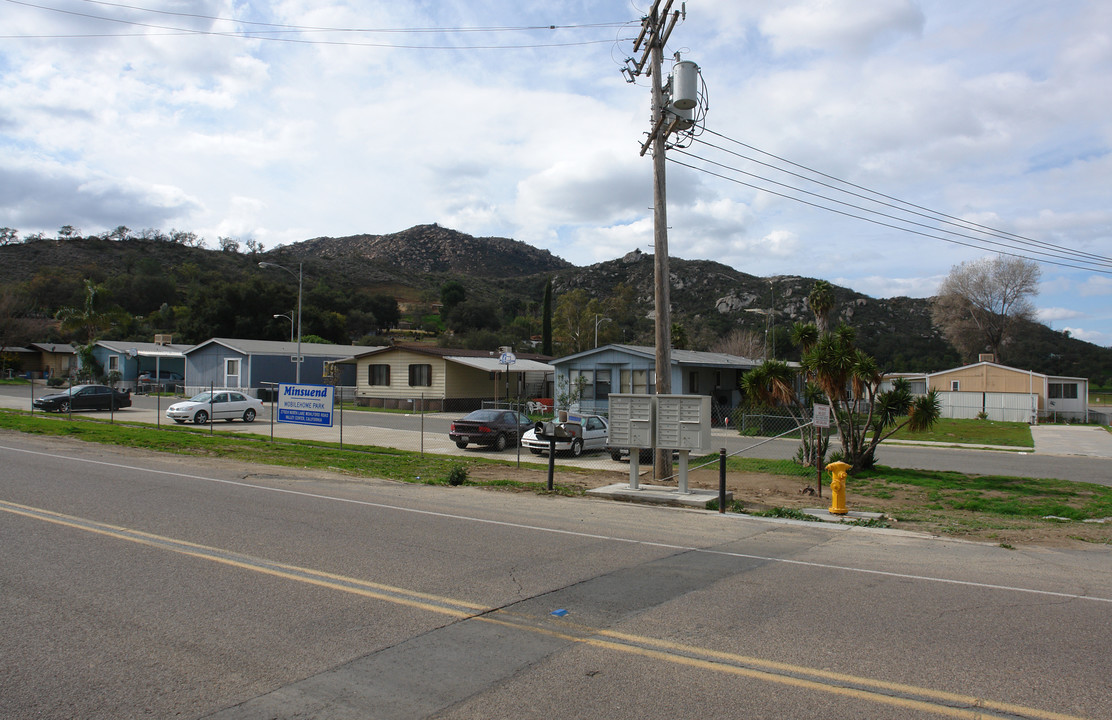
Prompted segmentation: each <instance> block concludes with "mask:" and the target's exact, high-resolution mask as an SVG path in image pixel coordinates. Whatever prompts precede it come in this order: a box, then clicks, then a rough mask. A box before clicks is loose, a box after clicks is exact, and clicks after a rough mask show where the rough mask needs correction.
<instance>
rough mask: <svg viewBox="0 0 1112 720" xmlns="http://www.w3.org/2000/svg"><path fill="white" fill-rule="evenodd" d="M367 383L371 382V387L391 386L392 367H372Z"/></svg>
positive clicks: (368, 369) (368, 372) (368, 373)
mask: <svg viewBox="0 0 1112 720" xmlns="http://www.w3.org/2000/svg"><path fill="white" fill-rule="evenodd" d="M426 367H427V366H426ZM367 382H369V383H370V384H371V385H389V384H390V366H389V365H371V366H370V367H369V368H367ZM409 384H410V385H412V384H413V383H412V382H410V383H409Z"/></svg>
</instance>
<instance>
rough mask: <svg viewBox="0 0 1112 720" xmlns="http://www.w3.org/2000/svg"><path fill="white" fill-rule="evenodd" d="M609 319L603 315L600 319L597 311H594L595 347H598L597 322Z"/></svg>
mask: <svg viewBox="0 0 1112 720" xmlns="http://www.w3.org/2000/svg"><path fill="white" fill-rule="evenodd" d="M609 319H610V318H608V317H604V318H601V319H600V318H599V315H598V313H595V347H598V326H599V323H601V322H603V321H605V320H609Z"/></svg>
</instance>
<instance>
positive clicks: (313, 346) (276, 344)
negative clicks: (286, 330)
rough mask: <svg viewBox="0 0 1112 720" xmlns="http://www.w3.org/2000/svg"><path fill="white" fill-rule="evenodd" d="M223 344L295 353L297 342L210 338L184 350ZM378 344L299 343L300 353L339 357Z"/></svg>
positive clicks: (272, 352)
mask: <svg viewBox="0 0 1112 720" xmlns="http://www.w3.org/2000/svg"><path fill="white" fill-rule="evenodd" d="M212 344H216V345H223V346H224V347H226V348H229V349H231V350H235V351H236V352H239V353H242V354H244V355H296V354H297V343H296V342H290V341H288V340H242V339H239V338H211V339H209V340H206V341H205V342H203V343H201V344H199V345H194V346H193V347H191V348H188V349H187V350H186V354H188V353H191V352H194V351H196V350H199V349H201V348H203V347H205V346H207V345H212ZM379 349H380V348H379V347H378V346H366V345H325V344H322V343H306V342H303V343H301V354H302V355H307V356H310V357H339V358H346V357H351V356H352V355H358V354H361V353H366V352H371V351H372V350H379Z"/></svg>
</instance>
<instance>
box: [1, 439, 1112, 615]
mask: <svg viewBox="0 0 1112 720" xmlns="http://www.w3.org/2000/svg"><path fill="white" fill-rule="evenodd" d="M0 450H9V451H11V452H18V453H24V454H27V455H37V456H39V457H50V458H58V459H62V460H69V461H73V462H82V463H87V464H90V465H102V466H104V467H111V468H117V469H120V470H132V471H135V472H144V473H150V474H153V475H166V476H169V477H179V478H184V479H187V480H200V481H203V482H211V483H218V484H221V485H232V486H235V487H242V488H246V489H250V490H262V491H266V492H273V493H281V494H285V495H294V496H298V497H305V498H311V499H314V500H328V501H331V502H338V503H346V504H349V505H360V506H364V507H374V508H380V509H383V510H395V511H398V512H407V513H413V514H416V515H427V516H430V517H439V518H444V519H449V520H461V521H467V522H474V523H482V524H486V525H496V526H500V527H508V528H514V529H517V530H531V531H535V532H546V533H552V534H555V535H568V536H571V537H580V538H587V539H591V540H606V541H610V542H619V543H627V544H629V545H641V546H644V547H655V548H661V549H664V550H676V551H680V552H697V553H706V554H708V555H721V556H725V557H734V558H741V559H745V560H758V561H761V562H768V563H782V564H785V565H799V566H802V567H812V568H818V569H821V570H838V571H841V572H850V573H860V574H863V575H878V576H881V577H891V578H899V579H902V580H915V581H919V582H932V583H941V584H947V585H960V586H964V587H974V588H982V589H986V590H1002V591H1007V592H1017V593H1025V594H1029V595H1041V596H1047V597H1056V598H1064V599H1068V600H1089V601H1093V602H1102V603H1110V604H1112V598H1103V597H1097V596H1094V595H1080V594H1076V593H1065V592H1056V591H1053V590H1036V589H1033V588H1022V587H1015V586H1011V585H994V584H991V583H980V582H973V581H972V580H954V579H952V578H940V577H930V576H926V575H911V574H908V573H897V572H890V571H887V570H870V569H868V568H856V567H850V566H848V565H831V564H828V563H819V562H810V561H807V560H791V559H788V558H777V557H769V556H765V555H750V554H747V553H737V552H729V551H726V550H711V549H708V548H700V547H695V546H692V545H674V544H671V543H661V542H653V541H650V540H634V539H630V538H623V537H617V536H614V535H598V534H595V533H585V532H580V531H576V530H560V529H558V528H546V527H541V526H539V525H525V524H523V523H515V522H509V521H506V520H488V519H486V518H477V517H472V516H469V515H458V514H454V513H445V512H439V511H436V510H419V509H416V508H407V507H401V506H399V505H388V504H386V503H378V502H371V501H369V500H353V499H350V498H340V497H335V496H332V495H322V494H320V493H310V492H305V491H303V490H287V489H285V488H273V487H267V486H265V485H256V484H254V483H247V482H241V481H239V480H222V479H220V478H211V477H205V476H204V475H193V474H190V473H182V472H173V471H170V470H154V469H151V468H144V467H138V466H135V465H124V464H122V463H112V462H106V461H104V460H90V459H87V458H78V457H72V456H69V455H59V454H57V453H45V452H39V451H37V450H26V449H24V448H14V447H8V446H6V445H0Z"/></svg>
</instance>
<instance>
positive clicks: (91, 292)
mask: <svg viewBox="0 0 1112 720" xmlns="http://www.w3.org/2000/svg"><path fill="white" fill-rule="evenodd" d="M103 289H104V287H103V286H102V285H98V284H97V283H94V282H93V281H92V280H86V281H85V302H84V303H82V305H81V307H66V308H62V309H60V310H58V312H57V313H55V314H54V317H55V319H57V320H58V323H59V327H60V329H61V330H62V332H66V333H80V335H81V336H82V338H83V339H84V340H85V342H87V343H92V342H93V341H94V340H96V337H97V335H98V334H100V332H101V331H103V330H107V329H108V328H109V327H111V325H112V315H111V313H108V312H103V311H101V310H100V309H99V307H98V306H99V305H100V304H101V303H100V297H101V291H102V290H103Z"/></svg>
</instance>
